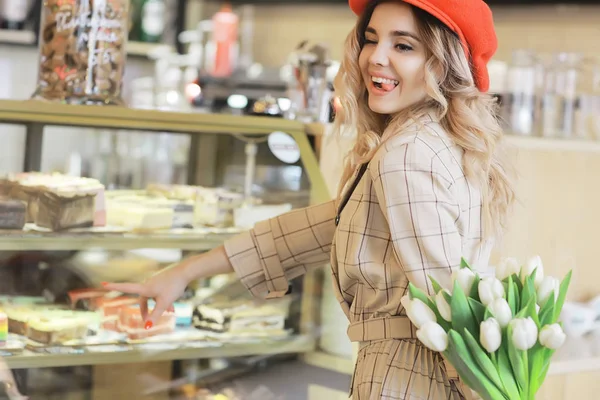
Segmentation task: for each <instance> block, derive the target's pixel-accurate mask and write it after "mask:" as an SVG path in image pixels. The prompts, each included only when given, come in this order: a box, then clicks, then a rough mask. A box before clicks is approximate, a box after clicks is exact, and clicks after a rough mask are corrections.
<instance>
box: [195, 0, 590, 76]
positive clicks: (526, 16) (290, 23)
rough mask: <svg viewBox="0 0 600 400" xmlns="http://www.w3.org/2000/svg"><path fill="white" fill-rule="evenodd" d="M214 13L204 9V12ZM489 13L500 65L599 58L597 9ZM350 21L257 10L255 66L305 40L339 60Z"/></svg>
mask: <svg viewBox="0 0 600 400" xmlns="http://www.w3.org/2000/svg"><path fill="white" fill-rule="evenodd" d="M213 10H214V7H210V6H206V7H205V12H211V11H213ZM493 11H494V18H495V21H496V30H497V34H498V38H499V43H500V44H499V49H498V52H497V54H496V58H497V59H499V60H506V61H508V60H509V59H510V55H511V51H512V49H514V48H523V47H528V48H532V49H534V50H536V51H538V52H541V53H553V52H558V51H578V52H584V53H586V54H588V55H591V56H597V55H600V40H598V39H599V38H600V6H538V7H525V6H512V7H495V8H494V10H493ZM205 15H209V14H205ZM354 21H355V16H354V14H352V12H351V11H350V10H349V8H348V7H346V6H345V5H312V4H311V5H283V6H282V5H277V6H273V5H265V6H257V7H256V10H255V22H256V25H255V36H254V51H255V58H256V61H258V62H261V63H264V64H266V65H272V66H276V65H280V64H281V63H283V62H284V61H285V59H286V56H287V54H288V53H289V52H290V51H291V50H292V49H293V47H294V46H295V45H296V44H297V43H299V42H300V41H301V40H304V39H309V40H313V41H320V42H324V43H326V44H328V45H329V46H330V48H331V51H332V56H333V57H334V58H336V59H339V58H340V57H341V56H342V52H343V41H344V39H345V37H346V35H347V34H348V32H349V31H350V30H351V29H352V26H353V24H354Z"/></svg>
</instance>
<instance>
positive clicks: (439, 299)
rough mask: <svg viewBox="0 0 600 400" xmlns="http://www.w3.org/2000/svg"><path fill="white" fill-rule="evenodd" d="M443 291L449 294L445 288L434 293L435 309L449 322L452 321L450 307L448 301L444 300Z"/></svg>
mask: <svg viewBox="0 0 600 400" xmlns="http://www.w3.org/2000/svg"><path fill="white" fill-rule="evenodd" d="M444 293H447V294H451V293H450V292H449V291H448V290H446V289H443V290H440V291H439V292H438V293H437V294H436V295H435V305H436V306H437V309H438V311H439V313H440V315H441V316H442V318H444V319H445V320H446V321H448V322H450V321H452V309H451V308H450V304H448V302H447V301H446V297H445V296H444Z"/></svg>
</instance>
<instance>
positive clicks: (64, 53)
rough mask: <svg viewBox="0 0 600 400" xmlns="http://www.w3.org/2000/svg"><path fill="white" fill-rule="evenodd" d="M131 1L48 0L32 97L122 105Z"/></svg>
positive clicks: (44, 6) (42, 22)
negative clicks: (35, 83) (35, 84)
mask: <svg viewBox="0 0 600 400" xmlns="http://www.w3.org/2000/svg"><path fill="white" fill-rule="evenodd" d="M128 12H129V0H44V2H43V4H42V18H41V24H40V38H39V52H40V54H39V69H38V82H37V88H36V91H35V93H34V95H33V98H35V99H40V100H48V101H58V102H63V103H68V104H113V105H122V104H123V100H122V97H121V91H122V86H123V75H124V69H125V61H126V56H127V53H126V48H125V47H126V44H127V36H128V29H129V18H128Z"/></svg>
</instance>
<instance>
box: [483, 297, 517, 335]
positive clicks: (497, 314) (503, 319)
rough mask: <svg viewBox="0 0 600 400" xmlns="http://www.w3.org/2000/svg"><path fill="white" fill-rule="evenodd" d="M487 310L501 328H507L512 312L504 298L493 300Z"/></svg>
mask: <svg viewBox="0 0 600 400" xmlns="http://www.w3.org/2000/svg"><path fill="white" fill-rule="evenodd" d="M488 309H489V310H490V312H491V313H492V315H493V316H494V318H496V320H497V321H498V323H499V324H500V326H501V327H502V328H504V327H505V326H507V325H508V323H509V322H510V320H511V319H512V317H513V315H512V310H511V309H510V306H509V305H508V302H507V301H506V299H504V298H500V299H495V300H494V301H492V302H491V303H490V305H489V306H488Z"/></svg>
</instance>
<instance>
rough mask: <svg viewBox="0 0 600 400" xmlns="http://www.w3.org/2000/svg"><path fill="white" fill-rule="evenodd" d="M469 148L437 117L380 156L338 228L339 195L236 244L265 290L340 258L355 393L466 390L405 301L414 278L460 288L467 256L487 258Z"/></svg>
mask: <svg viewBox="0 0 600 400" xmlns="http://www.w3.org/2000/svg"><path fill="white" fill-rule="evenodd" d="M462 156H463V152H462V150H461V149H460V148H459V147H458V146H457V145H455V144H454V143H453V142H452V140H451V139H450V138H449V136H448V135H447V133H446V132H445V131H444V130H443V129H442V127H441V126H440V125H439V124H438V123H436V122H434V121H433V119H431V118H430V117H429V116H428V117H425V118H423V119H422V120H421V121H419V123H414V124H413V125H412V126H411V127H409V128H408V129H406V130H405V131H404V132H402V133H401V134H398V135H397V136H395V137H394V138H392V139H391V140H389V141H388V142H387V144H386V145H385V146H384V147H382V148H381V149H380V150H379V151H378V152H377V154H375V156H374V157H373V159H372V160H371V162H370V163H369V167H368V169H367V171H366V173H365V174H364V175H363V177H362V178H361V179H360V181H359V182H358V185H357V187H356V189H355V190H354V192H353V193H351V195H350V197H349V201H348V203H347V205H346V206H345V207H344V209H343V211H342V212H341V214H340V220H339V225H338V226H336V224H335V218H336V213H337V210H336V205H335V203H334V202H333V201H330V202H327V203H324V204H319V205H315V206H312V207H308V208H304V209H300V210H295V211H292V212H289V213H287V214H284V215H282V216H279V217H277V218H273V219H271V220H267V221H264V222H260V223H258V224H257V225H256V226H255V228H254V229H253V230H251V231H249V232H247V233H244V234H241V235H239V236H237V237H235V238H233V239H231V240H229V241H228V242H227V243H226V244H225V248H226V251H227V254H228V255H229V257H230V260H231V263H232V265H233V267H234V269H235V271H236V272H237V274H238V275H239V277H240V278H241V280H242V282H243V283H244V285H246V287H248V289H249V290H250V291H251V292H252V293H253V294H254V295H255V296H259V297H277V296H282V295H283V294H285V293H286V291H287V289H288V281H289V280H290V279H292V278H294V277H297V276H299V275H301V274H303V273H305V272H306V271H307V270H308V269H309V268H313V267H317V266H320V265H323V264H325V263H326V262H328V261H330V263H331V272H332V274H333V278H334V279H333V280H334V290H335V293H336V295H337V298H338V300H339V302H340V305H341V307H342V309H343V311H344V313H345V314H346V315H347V317H348V319H349V321H350V326H349V329H348V335H349V337H350V339H351V340H352V341H357V342H360V351H359V354H358V361H357V365H356V368H355V372H354V377H353V383H352V389H351V392H352V396H353V399H365V400H366V399H368V400H379V399H406V400H442V399H444V400H445V399H462V398H464V397H463V394H462V393H459V392H462V387H461V389H460V390H458V389H457V386H460V385H457V381H455V380H454V379H452V378H453V377H452V376H451V374H450V371H449V370H447V368H446V365H445V364H444V363H443V362H442V359H441V357H440V355H439V354H438V353H434V352H431V351H429V350H428V349H426V348H425V347H423V346H422V345H420V343H419V342H418V341H417V340H416V336H415V335H414V329H413V327H412V325H411V324H410V322H408V319H407V317H406V314H405V312H404V310H403V308H402V306H401V304H400V299H401V297H402V296H403V295H404V294H405V293H406V291H407V285H408V282H412V283H413V284H415V285H416V286H418V287H421V288H423V289H425V290H427V291H429V292H431V290H432V289H431V287H430V284H429V281H428V279H427V276H428V275H431V276H433V277H434V278H435V279H436V280H437V281H438V282H440V284H442V285H444V286H447V287H450V275H451V271H452V269H453V268H456V267H458V265H459V263H460V258H461V256H464V257H465V258H466V259H467V260H468V261H469V262H470V263H471V264H472V265H474V266H476V267H477V266H486V265H487V262H488V259H489V254H490V248H491V246H490V245H489V243H486V242H482V240H481V237H482V226H481V196H480V193H479V191H478V190H477V189H476V188H475V187H474V186H473V185H471V184H470V183H469V182H468V181H467V179H466V178H465V175H464V173H463V169H462ZM346 195H348V193H347V194H346Z"/></svg>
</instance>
